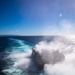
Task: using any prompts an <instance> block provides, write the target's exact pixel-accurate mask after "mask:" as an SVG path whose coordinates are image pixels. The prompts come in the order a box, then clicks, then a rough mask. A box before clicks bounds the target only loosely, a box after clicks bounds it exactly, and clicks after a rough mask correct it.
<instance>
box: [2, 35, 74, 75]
mask: <svg viewBox="0 0 75 75" xmlns="http://www.w3.org/2000/svg"><path fill="white" fill-rule="evenodd" d="M49 39H50V37H47V38H45V40H44V41H41V42H39V43H38V44H36V45H35V47H34V48H35V51H36V52H38V53H39V54H40V55H41V56H42V57H43V59H48V58H49V57H51V58H50V60H49V61H53V62H52V63H50V62H49V63H47V64H44V68H43V70H42V71H39V69H38V68H37V67H36V66H35V64H34V62H33V60H32V48H31V47H27V48H28V51H27V52H25V53H24V52H23V53H22V52H20V51H16V50H15V51H12V52H11V53H10V54H9V55H8V56H7V57H6V58H5V59H6V60H7V59H9V61H8V67H6V68H5V69H4V70H3V72H5V73H6V74H7V75H33V73H35V75H75V37H73V36H72V37H69V36H68V37H61V36H59V37H53V39H52V40H50V41H48V40H49ZM29 48H30V50H29ZM44 51H45V52H46V53H42V52H44ZM55 51H58V52H59V53H58V54H56V53H55V54H52V53H53V52H55ZM60 53H62V54H63V55H64V60H63V61H58V60H57V59H62V57H61V56H60ZM46 55H47V57H46ZM54 56H56V57H54ZM53 57H54V58H53ZM54 60H56V61H57V62H55V61H54ZM38 61H39V60H38Z"/></svg>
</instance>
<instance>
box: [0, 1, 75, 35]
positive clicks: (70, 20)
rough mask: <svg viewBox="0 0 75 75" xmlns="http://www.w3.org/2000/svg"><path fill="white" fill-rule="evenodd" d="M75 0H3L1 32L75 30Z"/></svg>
mask: <svg viewBox="0 0 75 75" xmlns="http://www.w3.org/2000/svg"><path fill="white" fill-rule="evenodd" d="M74 20H75V0H0V35H60V34H61V35H67V34H68V35H69V34H73V35H74V34H75V30H74V29H75V21H74Z"/></svg>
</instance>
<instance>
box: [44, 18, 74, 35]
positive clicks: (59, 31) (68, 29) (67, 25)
mask: <svg viewBox="0 0 75 75" xmlns="http://www.w3.org/2000/svg"><path fill="white" fill-rule="evenodd" d="M74 29H75V23H72V22H71V21H69V20H65V19H63V20H61V21H60V22H59V23H58V25H46V27H45V28H44V32H43V34H45V35H74V34H75V30H74Z"/></svg>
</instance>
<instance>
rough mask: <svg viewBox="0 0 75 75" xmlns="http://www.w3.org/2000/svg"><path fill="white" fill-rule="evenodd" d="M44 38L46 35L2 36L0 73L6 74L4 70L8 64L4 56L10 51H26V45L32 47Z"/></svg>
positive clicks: (0, 38)
mask: <svg viewBox="0 0 75 75" xmlns="http://www.w3.org/2000/svg"><path fill="white" fill-rule="evenodd" d="M43 39H44V36H0V75H6V74H5V73H4V72H2V70H3V69H4V68H6V67H7V65H8V63H7V61H6V60H5V59H4V58H5V57H6V56H7V55H8V54H9V52H12V50H17V51H19V52H26V50H27V49H25V47H26V48H31V49H32V47H34V46H35V44H37V43H38V42H40V41H42V40H43Z"/></svg>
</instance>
